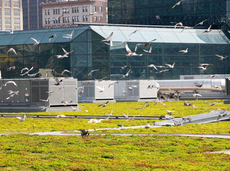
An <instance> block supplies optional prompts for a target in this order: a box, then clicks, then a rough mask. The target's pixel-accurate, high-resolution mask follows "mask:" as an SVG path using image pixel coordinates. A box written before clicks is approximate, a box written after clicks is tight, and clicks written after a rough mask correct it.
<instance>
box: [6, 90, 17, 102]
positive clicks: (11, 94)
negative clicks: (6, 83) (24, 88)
mask: <svg viewBox="0 0 230 171" xmlns="http://www.w3.org/2000/svg"><path fill="white" fill-rule="evenodd" d="M8 93H9V95H10V96H9V97H7V98H6V100H8V99H10V98H11V97H14V96H15V95H17V96H18V93H19V91H13V90H8Z"/></svg>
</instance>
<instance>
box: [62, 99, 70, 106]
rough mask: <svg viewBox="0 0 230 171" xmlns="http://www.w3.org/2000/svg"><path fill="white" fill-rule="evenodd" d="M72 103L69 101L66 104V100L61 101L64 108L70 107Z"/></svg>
mask: <svg viewBox="0 0 230 171" xmlns="http://www.w3.org/2000/svg"><path fill="white" fill-rule="evenodd" d="M72 102H73V101H72V100H71V101H69V102H68V101H66V100H62V101H61V103H62V104H64V106H66V105H70V103H72Z"/></svg>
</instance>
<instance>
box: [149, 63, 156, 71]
mask: <svg viewBox="0 0 230 171" xmlns="http://www.w3.org/2000/svg"><path fill="white" fill-rule="evenodd" d="M147 67H149V68H154V69H155V70H157V71H158V69H157V67H156V66H155V65H154V64H150V65H147Z"/></svg>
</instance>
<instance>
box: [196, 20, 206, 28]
mask: <svg viewBox="0 0 230 171" xmlns="http://www.w3.org/2000/svg"><path fill="white" fill-rule="evenodd" d="M207 20H208V19H205V20H203V21H201V22H199V23H198V24H196V25H195V26H194V27H196V26H198V25H203V24H204V22H205V21H207Z"/></svg>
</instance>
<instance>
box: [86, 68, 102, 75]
mask: <svg viewBox="0 0 230 171" xmlns="http://www.w3.org/2000/svg"><path fill="white" fill-rule="evenodd" d="M99 70H100V69H94V70H91V71H90V73H89V74H88V76H90V75H91V74H92V73H93V72H96V71H99Z"/></svg>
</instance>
